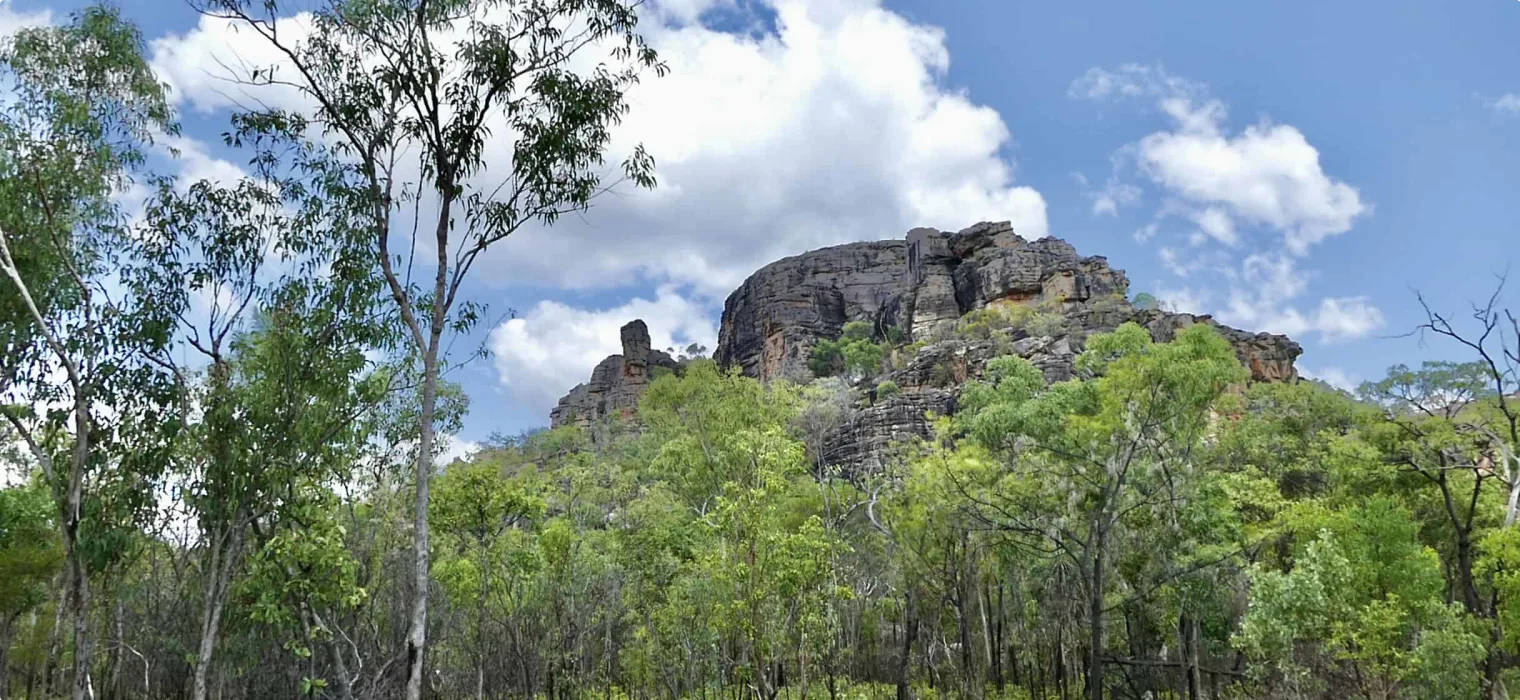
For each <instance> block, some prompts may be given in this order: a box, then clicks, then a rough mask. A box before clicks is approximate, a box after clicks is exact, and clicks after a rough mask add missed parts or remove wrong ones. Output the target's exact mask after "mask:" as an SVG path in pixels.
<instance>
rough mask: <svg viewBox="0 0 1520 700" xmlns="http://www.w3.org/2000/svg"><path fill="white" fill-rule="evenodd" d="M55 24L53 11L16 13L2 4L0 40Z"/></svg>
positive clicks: (0, 8) (0, 9)
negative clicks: (34, 28) (32, 28)
mask: <svg viewBox="0 0 1520 700" xmlns="http://www.w3.org/2000/svg"><path fill="white" fill-rule="evenodd" d="M52 23H53V12H52V11H51V10H38V11H36V12H16V11H15V10H12V9H11V8H9V7H6V6H5V4H4V3H3V2H0V39H3V38H5V37H8V36H10V35H12V34H15V33H16V32H18V31H21V30H22V29H26V28H28V27H44V26H47V25H49V24H52Z"/></svg>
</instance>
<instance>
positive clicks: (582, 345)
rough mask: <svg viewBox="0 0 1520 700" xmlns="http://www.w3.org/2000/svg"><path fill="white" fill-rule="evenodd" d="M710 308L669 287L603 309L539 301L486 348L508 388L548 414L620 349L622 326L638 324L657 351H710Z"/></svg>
mask: <svg viewBox="0 0 1520 700" xmlns="http://www.w3.org/2000/svg"><path fill="white" fill-rule="evenodd" d="M715 311H716V310H715V309H712V308H710V307H709V306H707V305H706V304H703V303H701V302H698V301H694V300H692V299H689V298H687V297H685V296H682V295H681V294H680V293H679V292H678V291H677V290H676V289H674V288H672V287H664V288H661V289H660V290H659V291H658V293H657V294H656V295H655V298H653V299H632V300H630V301H628V302H627V303H625V304H623V305H621V306H618V307H614V308H610V309H602V310H589V309H581V308H576V307H573V306H568V305H566V304H561V303H559V302H555V301H541V302H539V303H538V304H537V305H536V306H534V307H533V309H532V310H530V311H529V312H528V313H527V314H525V315H523V316H521V317H519V318H514V319H511V320H508V321H506V322H504V323H502V324H501V325H499V326H497V327H496V328H495V329H494V330H492V331H491V337H490V341H489V347H490V349H491V354H492V359H493V361H494V363H495V366H496V370H497V373H498V375H499V376H500V378H501V382H502V384H503V385H504V386H505V388H506V390H507V391H508V392H509V393H510V394H511V395H512V396H513V397H514V398H516V399H518V400H520V401H521V402H523V403H524V404H526V405H527V406H528V407H530V408H531V409H533V410H534V411H535V413H536V414H539V415H547V414H548V410H549V408H550V407H552V406H553V405H554V402H555V401H557V400H558V399H559V397H560V396H562V395H563V394H564V393H565V392H566V391H567V390H568V389H569V388H570V387H572V386H575V385H576V384H579V383H581V382H584V381H586V379H587V378H589V377H590V376H591V369H592V368H593V367H595V366H596V364H597V363H598V362H601V361H602V360H603V359H604V358H606V357H607V356H608V355H614V354H617V353H619V352H621V351H622V348H621V347H620V343H621V339H620V337H619V334H618V329H620V328H621V327H622V326H623V325H624V324H626V323H628V322H629V321H632V320H634V319H643V320H644V322H645V324H647V325H648V326H649V338H650V342H651V344H652V346H653V347H654V348H655V349H657V350H663V349H665V348H668V347H677V348H679V347H685V346H686V345H688V344H691V343H700V344H702V345H705V346H707V347H709V348H711V347H713V346H714V345H715V344H716V342H717V337H718V330H717V327H716V326H715V325H714V323H713V316H714V313H715Z"/></svg>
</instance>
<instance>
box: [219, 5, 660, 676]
mask: <svg viewBox="0 0 1520 700" xmlns="http://www.w3.org/2000/svg"><path fill="white" fill-rule="evenodd" d="M637 5H638V3H637V2H631V1H629V0H572V1H571V2H558V1H550V0H439V1H434V2H429V1H427V0H423V1H421V2H410V1H407V0H381V1H379V2H376V1H373V0H364V1H357V0H326V1H325V2H321V3H318V4H317V6H316V7H315V8H308V7H306V6H304V5H303V6H301V7H294V6H291V7H286V6H284V4H283V3H281V2H278V1H275V0H205V1H204V2H203V3H202V9H203V10H204V11H205V12H208V13H210V14H214V15H217V16H221V17H225V18H229V19H231V20H232V21H233V22H235V23H236V24H237V25H238V26H240V27H243V28H246V29H248V30H251V31H252V32H253V33H254V34H255V35H256V36H258V37H261V38H262V39H263V40H264V41H266V42H268V44H269V45H271V46H273V47H274V48H275V49H276V51H277V52H278V54H279V55H280V57H281V60H282V63H283V65H281V66H279V67H275V66H269V67H258V68H255V69H254V70H253V71H252V72H251V73H249V74H248V75H246V76H242V77H243V78H244V79H245V80H246V81H247V82H249V83H253V84H261V85H280V86H285V87H287V88H289V87H293V88H294V89H295V90H296V91H297V92H299V94H301V95H302V96H303V98H304V99H305V100H306V104H307V105H309V116H310V122H311V124H313V125H315V126H316V127H317V128H318V129H319V130H320V138H323V139H326V140H328V141H330V142H332V143H335V144H337V148H338V150H339V151H340V152H341V153H342V154H343V155H344V156H345V158H347V160H348V162H349V163H350V165H351V166H352V167H353V168H354V169H355V171H356V172H357V173H358V174H359V177H360V178H361V179H362V183H363V186H364V188H365V190H364V191H365V193H366V195H367V201H366V202H365V205H366V213H367V215H368V216H369V217H370V222H369V224H370V226H371V241H372V251H373V255H374V258H375V262H376V264H377V265H378V266H379V268H380V270H381V275H382V276H383V278H384V280H385V282H386V285H387V287H388V290H389V293H390V297H391V298H392V299H393V300H394V302H395V306H396V308H397V311H398V316H399V318H400V326H401V328H402V330H403V333H404V336H405V342H406V346H407V348H408V350H409V352H410V353H411V354H412V356H413V357H414V358H415V360H416V361H417V362H418V363H419V364H420V367H421V372H420V375H421V377H422V381H421V386H420V389H419V393H420V395H421V401H420V408H421V410H420V412H419V415H418V425H417V441H418V443H419V447H420V448H419V449H418V450H417V463H416V473H415V503H414V515H413V520H414V523H413V528H414V533H413V535H414V547H413V557H414V560H415V561H414V566H415V575H414V577H413V586H414V590H413V592H412V597H413V603H412V612H411V615H410V619H409V623H408V626H409V630H408V633H407V651H406V667H407V671H406V697H407V698H408V699H409V700H416V698H418V697H420V695H421V693H422V677H423V670H422V669H423V662H424V659H423V653H424V649H425V646H426V636H427V594H428V579H429V570H430V559H429V556H430V555H429V545H428V541H429V528H428V499H429V481H430V479H431V477H432V472H433V467H434V464H433V449H432V448H433V444H434V441H435V424H434V419H435V414H436V410H437V401H438V397H437V391H438V384H439V377H440V373H441V369H442V367H443V363H444V362H445V360H446V358H445V357H444V355H445V345H444V342H443V339H444V336H445V334H446V333H448V332H449V331H451V330H455V331H457V330H460V329H463V328H465V327H468V326H469V325H471V324H472V323H474V322H475V321H476V320H477V318H478V314H479V310H478V308H477V307H475V306H474V305H472V304H470V303H468V302H465V301H463V300H461V298H460V292H461V290H462V288H463V287H464V283H465V280H466V279H467V278H468V276H469V273H470V271H471V270H472V269H473V268H474V267H475V265H476V263H477V261H478V260H479V259H480V256H481V255H482V254H483V253H485V252H486V250H487V249H489V248H490V247H491V246H493V245H494V244H495V243H497V242H499V241H501V240H503V239H505V238H507V237H508V236H510V235H511V234H513V233H515V232H517V231H518V230H520V229H522V228H523V227H524V226H527V225H530V224H535V223H536V224H545V225H547V224H552V223H553V222H554V221H555V220H557V219H558V218H559V217H560V216H562V215H564V214H566V213H572V212H577V211H581V210H584V209H585V208H586V207H587V206H588V205H589V203H590V201H591V200H592V198H593V197H594V196H595V195H597V194H598V193H600V192H602V191H603V190H604V189H605V188H606V186H607V185H606V183H605V180H606V179H607V176H608V175H609V172H606V171H607V170H609V169H608V168H606V167H605V166H604V164H605V152H606V150H607V148H608V145H609V143H610V141H611V137H612V131H611V130H612V128H613V127H614V125H615V124H616V123H617V122H618V121H619V120H620V118H621V116H622V115H623V114H624V112H625V111H626V109H627V102H626V100H625V93H626V91H627V90H628V88H629V87H630V86H632V85H633V84H634V83H635V82H636V81H637V80H638V79H639V77H640V76H641V74H642V73H643V72H644V71H645V70H647V69H650V68H654V69H656V70H659V71H663V66H661V65H660V64H659V63H658V61H657V57H656V55H655V52H654V51H653V50H652V49H651V48H650V47H648V46H647V45H646V44H645V43H644V41H643V40H642V39H641V38H640V37H639V36H638V35H637V34H636V33H635V27H636V25H637V22H638V19H639V17H638V13H637V11H636V9H637ZM307 10H309V13H306V14H303V15H302V16H303V18H305V19H304V21H305V22H306V26H305V27H304V28H302V30H301V31H298V32H294V33H293V32H292V31H291V29H290V26H291V22H292V21H293V20H292V19H291V18H289V17H283V15H294V14H295V12H296V11H307ZM493 134H494V135H495V137H497V138H500V139H503V140H504V141H505V143H506V149H507V150H508V151H509V152H510V154H511V159H510V162H509V163H501V164H499V166H498V167H499V170H497V171H495V172H491V171H489V170H488V163H487V150H488V146H494V144H491V143H490V139H491V138H492V135H493ZM413 159H414V160H413ZM621 170H622V174H623V176H625V177H626V178H627V179H628V180H631V181H632V183H633V184H634V185H636V186H641V187H650V186H653V184H654V176H653V161H652V159H651V158H650V157H649V156H648V154H647V153H645V152H644V151H643V149H642V148H639V149H636V150H634V151H633V153H631V154H630V155H629V156H628V158H627V160H625V161H624V162H623V163H622V168H621ZM614 172H615V171H614ZM414 262H415V263H417V265H418V267H419V268H420V270H421V271H422V272H421V274H422V275H424V276H426V275H431V280H429V281H427V282H423V283H414V282H413V279H412V270H413V263H414Z"/></svg>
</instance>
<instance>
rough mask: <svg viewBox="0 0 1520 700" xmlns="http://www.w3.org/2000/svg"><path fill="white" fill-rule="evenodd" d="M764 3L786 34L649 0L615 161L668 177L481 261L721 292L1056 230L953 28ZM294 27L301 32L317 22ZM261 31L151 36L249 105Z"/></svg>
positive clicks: (692, 3) (191, 74)
mask: <svg viewBox="0 0 1520 700" xmlns="http://www.w3.org/2000/svg"><path fill="white" fill-rule="evenodd" d="M764 4H766V5H767V6H768V8H767V9H769V10H771V11H773V12H774V15H775V22H774V27H773V29H770V30H765V31H745V32H743V33H727V32H721V31H717V30H714V29H711V28H709V27H705V26H702V25H701V24H697V23H694V22H693V20H694V19H695V18H696V17H697V16H699V15H700V14H701V13H702V12H704V11H707V10H709V9H711V8H712V7H715V6H717V5H725V6H727V7H725V10H729V9H731V10H733V11H734V12H742V11H743V10H742V9H740V8H741V7H742V5H743V4H741V3H729V2H712V1H709V0H677V1H667V2H664V3H659V4H657V5H655V6H653V7H651V8H650V9H649V11H648V12H647V13H646V15H645V20H646V21H645V25H643V26H641V30H642V31H643V32H644V33H645V36H646V38H647V39H648V40H649V41H650V43H651V44H652V45H654V46H655V47H656V48H657V49H658V50H659V52H660V56H661V58H662V59H663V60H664V61H666V62H667V63H668V64H669V66H670V68H671V73H670V74H669V75H668V76H666V77H663V78H655V77H653V76H649V77H648V79H646V80H645V81H644V82H643V83H642V84H641V85H639V86H638V87H637V88H636V89H635V91H634V92H633V93H632V95H631V101H632V104H633V108H632V110H631V111H630V113H629V114H628V115H627V116H626V118H625V119H624V122H623V124H622V126H621V127H619V128H618V129H617V131H616V133H615V136H614V145H613V147H612V148H611V149H610V152H609V162H617V161H619V160H621V157H622V155H621V154H623V153H627V152H628V151H630V150H631V149H632V147H633V145H634V144H635V143H643V144H644V145H645V146H646V148H647V149H648V150H649V152H650V153H651V154H652V155H653V156H654V158H655V159H656V162H657V173H656V174H657V176H658V178H659V181H660V186H659V187H658V188H657V189H656V190H654V191H650V192H644V191H632V190H628V189H626V188H624V189H621V190H620V191H619V192H617V193H616V194H613V195H609V196H605V197H603V198H601V199H600V200H598V201H597V202H596V203H595V205H594V206H593V208H592V210H591V211H590V212H589V213H587V214H585V215H584V216H581V217H575V218H567V219H563V220H561V221H560V222H559V223H558V224H557V225H556V226H555V227H554V228H553V230H537V229H530V230H524V231H523V232H521V233H520V234H519V235H518V236H516V237H515V238H514V239H513V240H510V241H507V242H505V243H504V244H502V245H501V246H498V248H497V249H495V250H493V251H492V253H490V254H488V256H487V258H485V259H483V260H482V264H483V265H486V266H487V267H489V268H490V272H489V273H488V274H486V275H482V278H488V279H489V280H499V281H502V283H534V284H541V285H549V286H560V287H569V288H595V287H615V286H620V285H625V284H629V283H633V282H637V281H640V280H645V281H655V282H671V283H676V284H681V285H692V286H693V287H694V288H695V289H696V291H697V292H698V293H699V294H701V295H704V296H713V297H716V296H720V295H724V294H727V293H728V292H729V291H730V290H732V289H733V287H735V286H736V285H737V284H738V283H739V282H740V281H742V279H743V278H744V277H745V276H747V275H748V274H750V273H751V272H753V271H754V270H755V269H756V268H758V267H759V266H761V265H763V264H765V263H768V262H770V261H772V260H775V259H777V258H780V257H784V256H786V255H791V254H795V253H799V252H802V251H805V250H810V249H813V248H817V247H821V246H825V245H830V244H835V243H841V242H846V241H851V240H878V239H882V238H892V237H897V236H900V235H902V234H903V232H905V231H906V230H908V229H909V228H912V227H914V226H920V225H925V226H938V227H941V228H947V229H959V228H961V227H963V226H965V225H968V224H970V223H972V222H975V221H979V220H1004V219H1006V220H1011V221H1012V222H1013V223H1014V226H1015V228H1016V229H1017V230H1018V231H1019V232H1020V233H1021V234H1022V235H1024V236H1025V237H1030V238H1033V237H1040V236H1044V235H1046V233H1047V221H1046V211H1045V200H1044V198H1043V197H1042V196H1041V195H1040V193H1039V192H1037V191H1035V190H1033V189H1031V188H1029V187H1023V186H1018V185H1016V184H1015V183H1014V168H1013V165H1012V163H1011V162H1010V161H1009V160H1007V159H1006V158H1005V156H1004V151H1005V149H1006V148H1008V147H1009V145H1010V143H1011V135H1010V133H1009V131H1008V128H1007V126H1006V124H1004V122H1003V120H1002V119H1001V117H999V115H998V114H997V112H995V111H994V110H992V109H991V108H988V107H986V106H982V105H978V104H976V103H974V102H972V100H971V99H970V97H969V96H968V95H967V94H965V93H964V92H963V91H960V90H955V89H952V88H950V87H948V86H946V85H945V83H944V76H945V73H946V71H947V69H948V67H949V61H950V57H949V53H948V51H947V49H946V47H945V37H944V33H943V32H942V31H941V30H939V29H937V28H935V27H930V26H925V25H921V24H915V23H913V22H911V21H909V20H907V19H905V18H904V17H902V16H901V15H898V14H895V13H893V12H891V11H888V10H886V9H883V8H882V7H880V6H879V4H878V3H877V2H875V1H874V0H826V1H825V0H764ZM282 22H289V31H290V33H291V34H293V35H299V33H300V32H301V31H303V27H302V26H301V25H302V20H300V19H299V18H297V19H290V20H282ZM284 26H285V25H283V24H282V29H281V31H282V32H284V31H286V29H285V28H284ZM262 42H263V40H262V38H261V37H258V36H257V35H255V34H253V33H252V32H250V31H247V30H243V31H241V32H237V33H234V32H233V31H232V30H231V27H230V26H229V25H227V24H226V23H224V22H221V21H219V20H213V19H209V18H205V19H202V20H201V22H200V24H199V25H198V26H197V27H196V28H195V29H194V30H192V31H190V32H189V33H187V34H184V35H178V36H170V37H165V38H163V39H160V40H158V41H155V42H153V51H154V60H153V63H154V66H155V67H156V68H157V69H159V70H160V71H162V72H163V73H164V74H165V75H166V76H167V79H168V81H169V82H170V83H171V84H172V85H174V87H175V89H176V91H177V93H178V94H179V95H180V96H181V99H183V100H185V101H187V102H188V103H189V104H190V105H192V106H193V107H194V108H196V109H203V110H204V109H209V110H214V109H221V108H225V107H228V106H230V105H232V104H234V102H249V101H251V99H252V96H250V95H246V94H243V92H244V90H243V88H242V87H241V86H238V85H235V84H233V83H230V82H228V81H227V80H225V79H224V78H225V76H226V74H227V73H228V71H227V70H226V68H227V67H232V68H236V67H237V66H239V65H248V66H253V65H260V64H263V63H268V62H271V61H273V60H274V57H273V56H272V55H271V54H270V53H269V51H268V49H267V48H265V47H264V46H263V43H262ZM240 62H241V63H240ZM259 97H260V99H264V100H265V101H272V102H275V103H280V102H281V101H282V100H299V97H297V96H293V95H289V94H285V95H274V96H272V97H270V96H265V95H263V94H260V95H259ZM491 138H492V142H491V143H489V144H487V146H486V153H487V158H488V166H495V168H496V171H497V172H501V171H502V170H504V169H505V167H506V166H507V164H508V162H509V158H510V152H511V149H510V143H508V142H507V139H509V138H510V134H507V133H506V130H505V129H498V130H496V131H495V132H493V136H492V137H491ZM487 175H488V176H489V170H488V173H487ZM526 251H531V254H525V252H526Z"/></svg>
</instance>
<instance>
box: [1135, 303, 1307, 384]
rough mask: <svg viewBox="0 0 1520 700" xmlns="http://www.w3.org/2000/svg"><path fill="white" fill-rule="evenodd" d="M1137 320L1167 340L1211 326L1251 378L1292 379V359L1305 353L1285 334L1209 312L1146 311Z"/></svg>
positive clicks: (1159, 340)
mask: <svg viewBox="0 0 1520 700" xmlns="http://www.w3.org/2000/svg"><path fill="white" fill-rule="evenodd" d="M1134 321H1135V322H1136V323H1138V324H1140V325H1142V326H1145V327H1146V329H1147V330H1149V331H1150V332H1151V337H1152V338H1155V339H1156V340H1157V341H1158V342H1163V343H1164V342H1167V341H1170V340H1171V339H1172V338H1174V337H1176V336H1177V333H1178V332H1180V331H1182V330H1183V329H1186V328H1187V327H1189V326H1192V325H1193V324H1195V323H1204V324H1208V325H1210V326H1212V327H1213V328H1214V330H1216V331H1218V332H1219V334H1220V335H1221V336H1224V339H1225V340H1228V341H1230V345H1233V346H1235V355H1236V356H1237V357H1239V358H1240V362H1241V364H1244V365H1245V366H1246V369H1249V370H1251V379H1252V381H1258V382H1291V381H1294V380H1296V379H1298V370H1297V369H1295V368H1294V366H1293V362H1294V361H1295V360H1297V359H1298V356H1299V355H1302V354H1303V353H1304V348H1303V346H1301V345H1299V344H1298V343H1295V342H1293V340H1292V339H1291V338H1289V337H1288V336H1285V335H1276V334H1272V333H1251V332H1249V331H1243V330H1239V329H1236V328H1231V327H1229V326H1226V325H1224V324H1221V323H1219V322H1218V321H1215V320H1214V319H1213V318H1210V317H1208V316H1196V315H1193V314H1174V313H1166V312H1163V311H1144V312H1140V313H1138V314H1136V315H1135V318H1134Z"/></svg>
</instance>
